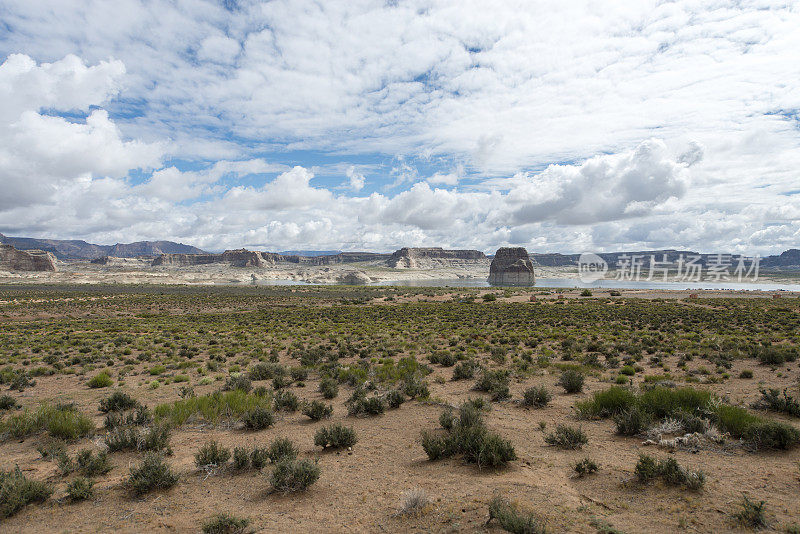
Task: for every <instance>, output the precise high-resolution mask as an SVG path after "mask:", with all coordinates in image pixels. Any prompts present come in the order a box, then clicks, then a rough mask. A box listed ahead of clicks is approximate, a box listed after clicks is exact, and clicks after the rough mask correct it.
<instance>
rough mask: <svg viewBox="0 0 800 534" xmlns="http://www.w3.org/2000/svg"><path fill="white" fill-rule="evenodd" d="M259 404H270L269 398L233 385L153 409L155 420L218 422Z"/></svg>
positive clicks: (179, 423)
mask: <svg viewBox="0 0 800 534" xmlns="http://www.w3.org/2000/svg"><path fill="white" fill-rule="evenodd" d="M256 406H264V407H269V406H270V400H269V398H267V397H262V396H259V395H255V394H252V393H246V392H245V391H242V390H240V389H234V390H231V391H224V392H222V391H217V392H215V393H211V394H209V395H202V396H199V397H191V398H188V399H181V400H178V401H175V402H172V403H168V404H161V405H159V406H157V407H156V408H155V410H154V411H153V413H154V415H155V418H156V420H166V421H169V422H170V423H171V424H172V425H174V426H181V425H183V424H185V423H186V422H188V421H207V422H209V423H213V424H216V423H219V422H220V421H222V420H236V419H239V418H241V417H242V416H243V415H244V414H245V413H247V412H248V411H250V410H252V409H253V408H255V407H256Z"/></svg>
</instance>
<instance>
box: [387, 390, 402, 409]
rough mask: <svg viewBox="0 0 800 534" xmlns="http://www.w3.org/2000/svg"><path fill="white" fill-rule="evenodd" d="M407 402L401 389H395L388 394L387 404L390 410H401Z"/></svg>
mask: <svg viewBox="0 0 800 534" xmlns="http://www.w3.org/2000/svg"><path fill="white" fill-rule="evenodd" d="M405 401H406V396H405V395H404V394H403V392H402V391H400V390H399V389H393V390H391V391H390V392H389V393H387V394H386V402H387V404H389V408H399V407H400V405H401V404H403V403H404V402H405Z"/></svg>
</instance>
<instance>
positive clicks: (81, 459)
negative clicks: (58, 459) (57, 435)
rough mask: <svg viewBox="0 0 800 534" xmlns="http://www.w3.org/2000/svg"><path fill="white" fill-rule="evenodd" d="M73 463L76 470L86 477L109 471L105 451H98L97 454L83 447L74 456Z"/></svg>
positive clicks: (109, 466) (109, 463)
mask: <svg viewBox="0 0 800 534" xmlns="http://www.w3.org/2000/svg"><path fill="white" fill-rule="evenodd" d="M75 465H76V466H77V469H78V471H79V472H80V473H81V474H83V475H84V476H87V477H95V476H98V475H105V474H106V473H108V472H109V471H111V468H112V466H111V461H110V460H109V459H108V453H107V452H106V451H101V452H98V453H97V455H96V456H95V454H94V453H93V452H92V451H91V450H89V449H83V450H81V451H80V452H78V455H77V456H76V457H75Z"/></svg>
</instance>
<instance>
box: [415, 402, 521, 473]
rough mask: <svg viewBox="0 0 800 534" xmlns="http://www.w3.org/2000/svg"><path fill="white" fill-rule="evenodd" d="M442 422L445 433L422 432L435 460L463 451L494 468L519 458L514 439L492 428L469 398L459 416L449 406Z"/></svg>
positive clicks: (467, 457) (481, 464)
mask: <svg viewBox="0 0 800 534" xmlns="http://www.w3.org/2000/svg"><path fill="white" fill-rule="evenodd" d="M445 414H447V415H445ZM439 422H440V424H441V425H442V427H443V428H444V429H445V431H446V434H445V435H441V434H433V433H430V432H427V431H423V432H422V434H421V441H422V448H423V449H424V450H425V453H426V454H427V455H428V459H429V460H431V461H434V460H438V459H440V458H447V457H449V456H453V455H454V454H459V453H460V454H463V455H464V460H465V461H466V462H469V463H474V464H477V466H478V467H479V468H481V467H484V466H487V467H492V468H494V467H500V466H503V465H505V464H507V463H508V462H510V461H512V460H516V458H517V455H516V452H515V451H514V447H513V445H511V442H509V441H508V440H505V439H503V438H501V437H500V436H498V435H497V434H495V433H493V432H490V431H489V430H488V429H487V428H486V426H485V425H484V423H483V419H482V417H481V413H480V411H479V410H478V408H476V407H475V405H474V404H473V403H471V402H469V401H468V402H465V403H464V404H462V405H461V407H460V408H459V415H458V418H457V419H456V418H455V417H454V416H452V410H449V409H448V410H445V412H444V413H443V414H442V416H441V417H440V418H439Z"/></svg>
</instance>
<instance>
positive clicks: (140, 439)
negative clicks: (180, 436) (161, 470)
mask: <svg viewBox="0 0 800 534" xmlns="http://www.w3.org/2000/svg"><path fill="white" fill-rule="evenodd" d="M169 434H170V428H169V426H168V425H165V424H157V425H153V426H152V427H150V428H147V429H139V428H135V427H130V426H122V427H117V428H115V429H114V430H112V431H111V432H109V433H108V434H106V437H105V443H106V446H107V447H108V450H109V451H111V452H117V451H166V452H169Z"/></svg>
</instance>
